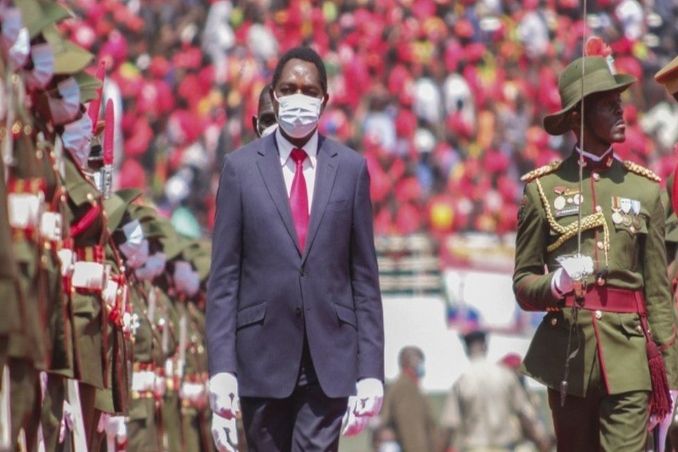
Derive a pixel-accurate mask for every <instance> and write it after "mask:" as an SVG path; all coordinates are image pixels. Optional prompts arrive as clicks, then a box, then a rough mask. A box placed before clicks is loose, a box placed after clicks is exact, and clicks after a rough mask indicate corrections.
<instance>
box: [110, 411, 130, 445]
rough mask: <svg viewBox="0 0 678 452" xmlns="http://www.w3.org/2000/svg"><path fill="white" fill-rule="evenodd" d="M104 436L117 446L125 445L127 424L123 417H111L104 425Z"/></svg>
mask: <svg viewBox="0 0 678 452" xmlns="http://www.w3.org/2000/svg"><path fill="white" fill-rule="evenodd" d="M106 436H107V437H108V438H110V439H111V440H112V442H114V443H115V444H116V445H117V446H119V447H124V446H126V445H127V424H126V423H125V416H111V417H110V418H109V419H108V422H107V423H106Z"/></svg>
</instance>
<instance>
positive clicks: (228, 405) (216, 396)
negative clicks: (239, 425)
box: [209, 372, 240, 419]
mask: <svg viewBox="0 0 678 452" xmlns="http://www.w3.org/2000/svg"><path fill="white" fill-rule="evenodd" d="M209 391H210V407H211V408H212V411H213V412H214V413H215V414H218V415H219V416H221V417H225V418H226V419H235V417H236V416H237V415H238V412H239V411H240V399H239V398H238V380H237V379H236V378H235V375H233V374H232V373H229V372H220V373H218V374H216V375H213V376H212V377H210V382H209Z"/></svg>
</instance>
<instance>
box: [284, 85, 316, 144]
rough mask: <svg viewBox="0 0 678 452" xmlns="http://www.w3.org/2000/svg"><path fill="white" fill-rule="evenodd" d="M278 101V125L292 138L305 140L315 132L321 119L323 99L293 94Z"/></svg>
mask: <svg viewBox="0 0 678 452" xmlns="http://www.w3.org/2000/svg"><path fill="white" fill-rule="evenodd" d="M275 98H276V100H277V101H278V103H279V104H280V105H279V107H278V124H280V127H282V129H283V130H284V131H285V133H287V135H289V136H291V137H292V138H305V137H307V136H308V135H310V134H311V132H313V131H314V130H315V128H316V127H317V125H318V119H319V118H320V107H321V105H322V99H318V98H316V97H311V96H306V95H305V94H292V95H291V96H284V97H281V98H278V96H277V95H276V96H275Z"/></svg>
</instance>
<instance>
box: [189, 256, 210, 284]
mask: <svg viewBox="0 0 678 452" xmlns="http://www.w3.org/2000/svg"><path fill="white" fill-rule="evenodd" d="M210 263H211V258H210V256H209V255H208V254H201V255H199V256H196V257H195V258H193V266H194V267H195V270H196V271H197V272H198V277H199V278H200V282H203V281H205V280H206V279H207V277H208V276H209V275H210Z"/></svg>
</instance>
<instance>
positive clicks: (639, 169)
mask: <svg viewBox="0 0 678 452" xmlns="http://www.w3.org/2000/svg"><path fill="white" fill-rule="evenodd" d="M624 166H625V167H626V169H627V170H629V171H631V172H632V173H636V174H638V175H640V176H643V177H646V178H648V179H650V180H653V181H655V182H661V180H662V178H661V177H659V176H657V175H656V174H655V173H654V172H652V171H651V170H649V169H647V168H645V167H644V166H640V165H638V164H637V163H633V162H630V161H628V160H627V161H625V162H624Z"/></svg>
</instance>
